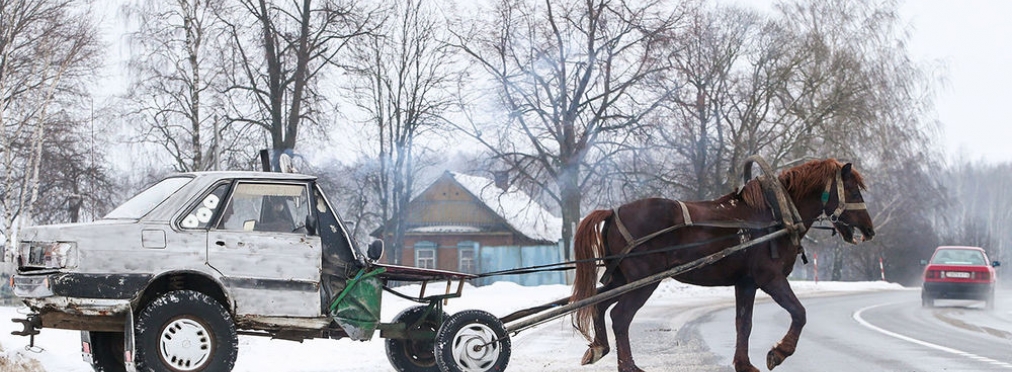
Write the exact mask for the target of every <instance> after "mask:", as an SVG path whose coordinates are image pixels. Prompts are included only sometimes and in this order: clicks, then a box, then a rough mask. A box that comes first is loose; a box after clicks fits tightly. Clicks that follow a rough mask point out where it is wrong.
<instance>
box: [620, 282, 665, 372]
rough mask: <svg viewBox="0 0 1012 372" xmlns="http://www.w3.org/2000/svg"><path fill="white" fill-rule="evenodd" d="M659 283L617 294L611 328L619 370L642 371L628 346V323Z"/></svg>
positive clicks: (628, 371) (622, 371)
mask: <svg viewBox="0 0 1012 372" xmlns="http://www.w3.org/2000/svg"><path fill="white" fill-rule="evenodd" d="M659 284H660V282H657V283H653V284H651V285H648V286H646V287H643V288H640V289H637V290H634V291H632V292H629V293H626V294H624V295H621V296H619V297H618V302H617V303H616V304H615V307H614V308H612V309H611V329H612V331H614V332H615V350H616V352H617V354H618V370H619V372H644V371H643V370H642V369H640V368H639V367H637V366H636V362H634V361H633V357H632V349H631V348H630V346H629V325H630V324H632V319H633V316H635V315H636V312H637V311H639V310H640V308H642V307H643V304H645V303H646V302H647V299H649V298H650V295H651V294H653V293H654V290H655V289H657V286H658V285H659Z"/></svg>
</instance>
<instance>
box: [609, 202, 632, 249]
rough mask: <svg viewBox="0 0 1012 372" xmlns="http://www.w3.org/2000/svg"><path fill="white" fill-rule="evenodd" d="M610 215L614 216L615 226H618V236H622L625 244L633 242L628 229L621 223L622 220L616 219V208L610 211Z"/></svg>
mask: <svg viewBox="0 0 1012 372" xmlns="http://www.w3.org/2000/svg"><path fill="white" fill-rule="evenodd" d="M611 215H612V216H615V226H618V232H619V234H622V237H623V238H625V242H626V243H628V244H632V242H633V237H632V234H630V233H629V229H627V228H625V224H624V223H622V219H621V218H619V217H618V208H615V209H612V210H611Z"/></svg>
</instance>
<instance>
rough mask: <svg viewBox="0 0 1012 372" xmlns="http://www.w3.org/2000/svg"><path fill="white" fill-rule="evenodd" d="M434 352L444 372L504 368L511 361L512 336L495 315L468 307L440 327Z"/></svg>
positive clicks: (490, 371)
mask: <svg viewBox="0 0 1012 372" xmlns="http://www.w3.org/2000/svg"><path fill="white" fill-rule="evenodd" d="M435 354H436V364H439V370H440V371H443V372H465V371H466V372H501V371H503V370H505V369H506V365H507V364H509V361H510V337H509V334H507V333H506V327H505V326H504V325H503V324H502V321H500V320H499V318H497V317H496V316H495V315H492V314H489V313H488V312H485V311H481V310H465V311H461V312H459V313H457V314H454V315H453V316H451V317H450V318H448V319H447V320H446V322H443V325H442V326H441V327H439V332H438V333H436V349H435Z"/></svg>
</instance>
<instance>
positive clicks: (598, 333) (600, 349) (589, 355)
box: [580, 277, 624, 365]
mask: <svg viewBox="0 0 1012 372" xmlns="http://www.w3.org/2000/svg"><path fill="white" fill-rule="evenodd" d="M619 282H623V283H624V281H622V280H619V278H618V277H616V278H614V280H612V281H611V282H609V283H608V284H607V285H605V286H604V287H600V288H598V293H603V292H607V291H610V290H612V289H615V288H616V287H619V286H620V284H617V283H619ZM617 301H618V298H617V297H616V298H611V299H608V300H604V301H601V302H598V303H597V304H595V305H594V309H595V313H594V339H593V340H591V342H590V345H587V351H586V352H584V353H583V359H581V360H580V365H587V364H593V363H596V362H597V361H599V360H601V358H603V357H604V356H605V355H608V352H609V351H611V346H609V345H608V326H607V325H605V323H604V313H605V311H607V310H608V307H610V306H611V305H613V304H615V302H617Z"/></svg>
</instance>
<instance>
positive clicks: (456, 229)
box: [408, 225, 481, 233]
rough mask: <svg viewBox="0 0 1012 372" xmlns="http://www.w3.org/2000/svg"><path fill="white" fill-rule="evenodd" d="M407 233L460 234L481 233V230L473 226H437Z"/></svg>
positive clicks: (423, 227) (424, 227)
mask: <svg viewBox="0 0 1012 372" xmlns="http://www.w3.org/2000/svg"><path fill="white" fill-rule="evenodd" d="M408 232H421V233H437V232H439V233H461V232H468V233H470V232H481V229H479V228H477V227H474V226H455V225H439V226H422V227H416V228H413V229H409V230H408Z"/></svg>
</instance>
